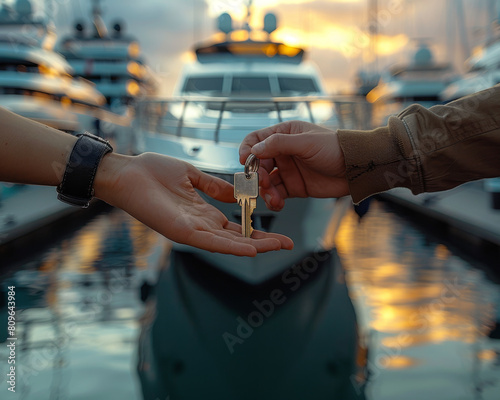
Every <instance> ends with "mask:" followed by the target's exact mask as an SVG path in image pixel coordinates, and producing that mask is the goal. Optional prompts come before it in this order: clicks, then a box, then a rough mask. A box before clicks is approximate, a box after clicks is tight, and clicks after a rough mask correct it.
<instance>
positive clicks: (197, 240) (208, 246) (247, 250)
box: [187, 230, 257, 257]
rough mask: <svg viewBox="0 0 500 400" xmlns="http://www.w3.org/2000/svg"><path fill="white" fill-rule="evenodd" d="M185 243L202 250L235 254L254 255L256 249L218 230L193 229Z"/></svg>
mask: <svg viewBox="0 0 500 400" xmlns="http://www.w3.org/2000/svg"><path fill="white" fill-rule="evenodd" d="M187 244H190V245H192V246H195V247H198V248H200V249H203V250H208V251H211V252H217V253H223V254H233V255H235V256H247V257H254V256H255V255H257V249H256V248H255V247H254V246H253V245H251V244H249V243H242V242H238V241H237V240H235V239H234V237H227V236H225V235H221V234H219V232H217V233H214V232H208V231H201V230H199V231H195V232H194V233H193V234H192V235H191V238H190V241H189V243H187Z"/></svg>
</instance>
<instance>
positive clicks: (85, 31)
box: [58, 0, 158, 113]
mask: <svg viewBox="0 0 500 400" xmlns="http://www.w3.org/2000/svg"><path fill="white" fill-rule="evenodd" d="M58 50H59V51H60V52H61V53H62V54H63V55H64V57H66V59H67V60H68V62H69V63H70V64H71V66H72V67H73V69H74V71H75V74H76V75H78V76H81V77H83V78H85V79H87V80H89V81H92V82H94V83H95V85H96V86H97V89H98V90H99V91H100V92H101V93H102V94H103V95H104V96H105V98H106V102H107V105H108V106H109V108H110V109H111V110H112V111H114V112H121V113H126V112H131V111H132V108H131V107H130V106H132V105H133V103H134V102H135V100H136V99H137V98H139V97H142V96H148V95H152V94H154V93H155V92H156V90H157V86H158V82H157V81H156V79H155V77H154V74H153V73H152V71H151V70H150V68H149V67H148V66H147V65H146V64H145V63H144V61H143V59H142V58H141V50H140V46H139V43H138V42H137V40H136V39H135V38H133V37H131V36H129V35H127V34H125V33H124V27H123V24H122V23H118V22H117V23H115V24H114V25H113V28H112V32H111V33H110V32H108V29H107V27H106V25H105V24H104V22H103V19H102V17H101V8H100V2H99V0H94V4H93V9H92V27H90V28H87V27H86V26H85V22H83V21H78V22H77V23H76V24H75V32H74V34H73V35H70V36H68V37H66V38H64V39H63V40H62V41H61V43H60V44H59V46H58Z"/></svg>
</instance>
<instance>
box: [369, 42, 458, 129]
mask: <svg viewBox="0 0 500 400" xmlns="http://www.w3.org/2000/svg"><path fill="white" fill-rule="evenodd" d="M454 79H456V74H455V72H454V70H453V68H452V66H451V65H450V64H446V63H445V64H440V63H437V62H435V61H434V56H433V54H432V51H431V50H430V48H429V47H428V46H427V45H426V44H425V43H421V44H420V46H419V48H418V49H417V51H416V52H415V54H414V56H413V60H412V62H411V63H409V64H407V65H396V66H394V67H392V68H390V69H388V70H386V71H384V72H383V73H382V74H381V78H380V81H379V83H378V85H377V86H376V87H375V88H374V89H372V90H371V91H370V92H369V93H368V94H367V96H366V98H367V100H368V101H369V102H370V103H373V104H374V117H375V120H374V124H375V125H385V123H386V121H387V119H388V117H389V116H390V115H394V114H397V113H398V112H399V111H401V110H402V109H404V108H405V107H407V106H409V105H411V104H413V103H419V104H422V105H423V106H425V107H430V106H433V105H435V104H439V103H441V99H440V94H441V92H442V91H443V90H444V89H445V88H446V87H447V86H448V85H449V84H450V83H451V82H452V81H453V80H454Z"/></svg>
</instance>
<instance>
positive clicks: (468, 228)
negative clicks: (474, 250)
mask: <svg viewBox="0 0 500 400" xmlns="http://www.w3.org/2000/svg"><path fill="white" fill-rule="evenodd" d="M380 197H381V198H382V199H384V200H387V201H389V202H392V203H395V204H398V205H400V206H403V207H405V208H407V209H408V210H411V211H413V212H415V213H418V214H420V215H422V216H424V217H427V218H430V219H432V220H435V221H437V222H441V223H443V224H446V225H447V226H449V227H450V228H452V229H453V230H454V231H456V232H457V233H461V234H463V235H464V236H469V237H474V238H476V240H480V241H484V242H487V243H491V244H493V245H495V246H500V210H497V209H494V208H493V206H492V200H491V193H489V192H487V191H485V190H484V188H483V182H482V181H475V182H469V183H466V184H464V185H461V186H458V187H456V188H454V189H451V190H447V191H443V192H435V193H422V194H418V195H414V194H412V193H411V191H410V190H408V189H406V188H394V189H392V190H390V191H388V192H386V193H383V194H381V195H380Z"/></svg>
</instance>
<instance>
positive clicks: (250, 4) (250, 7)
mask: <svg viewBox="0 0 500 400" xmlns="http://www.w3.org/2000/svg"><path fill="white" fill-rule="evenodd" d="M252 3H253V0H248V4H247V16H246V19H245V26H244V29H246V30H247V31H248V32H250V31H251V30H252V28H251V27H250V17H251V16H252Z"/></svg>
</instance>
